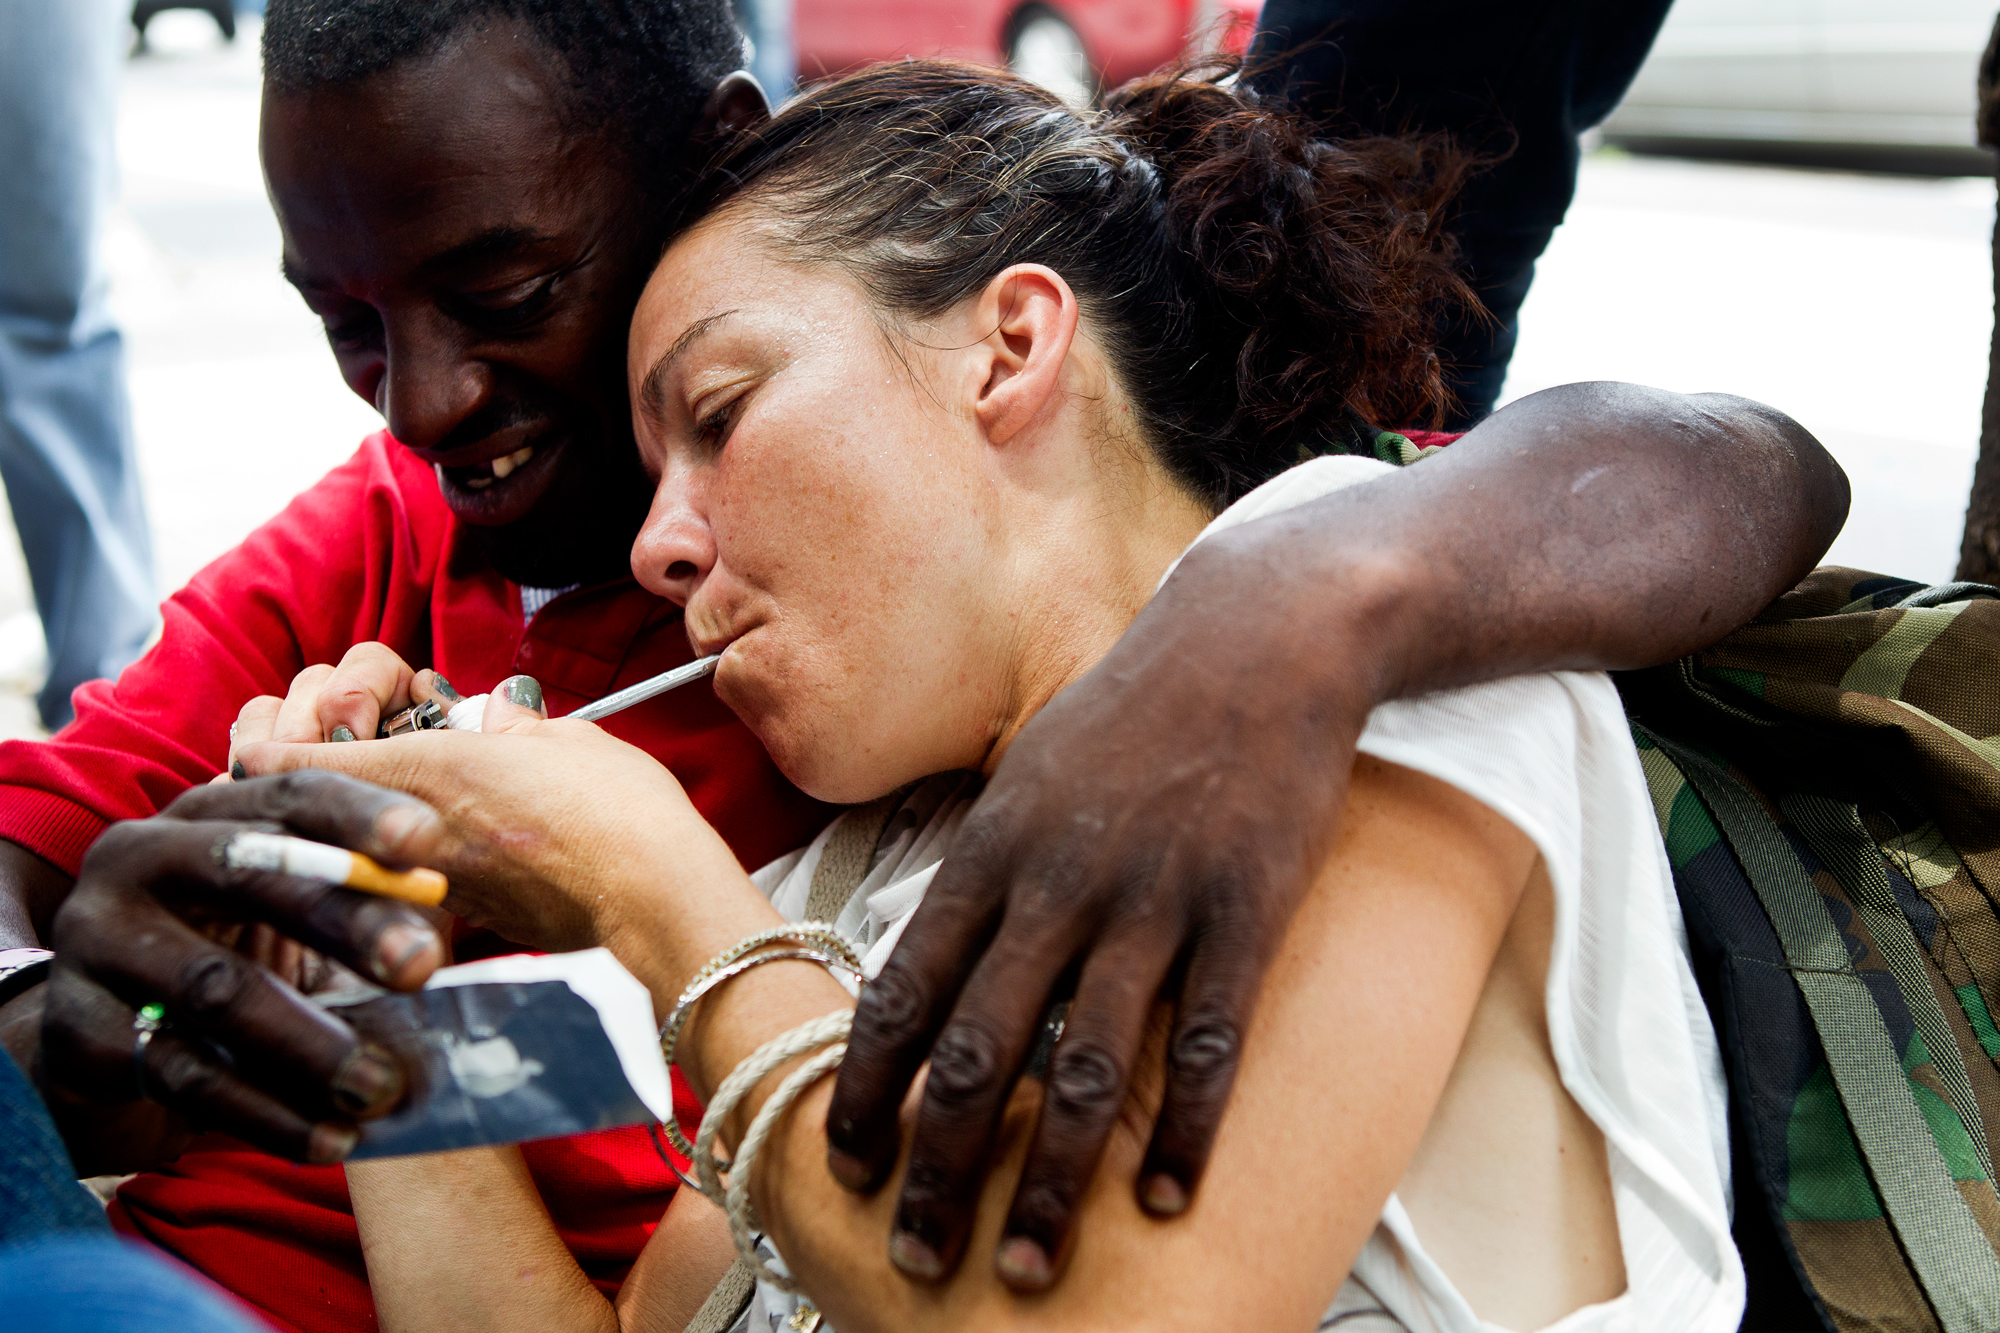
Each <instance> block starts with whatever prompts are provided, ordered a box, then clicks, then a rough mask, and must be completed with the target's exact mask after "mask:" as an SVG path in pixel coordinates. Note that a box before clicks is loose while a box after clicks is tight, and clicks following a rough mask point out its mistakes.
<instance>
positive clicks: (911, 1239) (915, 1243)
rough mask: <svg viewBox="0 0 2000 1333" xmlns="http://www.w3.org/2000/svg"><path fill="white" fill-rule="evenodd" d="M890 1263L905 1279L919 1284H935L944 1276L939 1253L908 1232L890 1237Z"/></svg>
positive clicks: (901, 1232)
mask: <svg viewBox="0 0 2000 1333" xmlns="http://www.w3.org/2000/svg"><path fill="white" fill-rule="evenodd" d="M889 1262H890V1263H892V1264H894V1265H895V1266H896V1270H897V1271H898V1272H900V1273H901V1274H902V1275H903V1276H904V1277H913V1278H915V1279H916V1280H917V1281H919V1282H935V1281H937V1280H938V1279H939V1278H941V1277H943V1276H944V1260H943V1259H941V1258H939V1257H938V1252H937V1251H936V1250H934V1249H932V1248H931V1247H930V1246H928V1245H926V1244H924V1242H922V1241H920V1240H918V1239H917V1238H916V1236H914V1235H913V1234H911V1233H910V1232H907V1231H898V1232H896V1233H895V1234H894V1235H892V1236H890V1237H889Z"/></svg>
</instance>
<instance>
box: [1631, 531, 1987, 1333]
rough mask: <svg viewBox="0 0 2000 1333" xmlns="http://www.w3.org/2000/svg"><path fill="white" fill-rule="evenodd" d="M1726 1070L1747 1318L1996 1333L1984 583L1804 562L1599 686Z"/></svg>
mask: <svg viewBox="0 0 2000 1333" xmlns="http://www.w3.org/2000/svg"><path fill="white" fill-rule="evenodd" d="M1618 684H1619V689H1620V691H1621V693H1623V695H1624V696H1625V702H1626V707H1627V710H1628V713H1629V714H1630V716H1631V718H1632V721H1633V733H1634V735H1635V737H1636V738H1637V740H1638V744H1639V749H1640V758H1641V760H1642V762H1643V764H1644V767H1645V771H1646V777H1647V781H1648V783H1649V785H1650V787H1651V788H1652V794H1653V800H1654V804H1655V807H1656V811H1657V813H1658V816H1659V821H1660V830H1661V833H1662V835H1663V836H1664V838H1665V840H1666V846H1667V854H1668V859H1669V860H1670V862H1671V863H1672V865H1673V872H1674V883H1675V887H1676V889H1677V891H1678V893H1679V895H1680V899H1681V905H1682V910H1683V912H1684V914H1685V916H1686V919H1687V928H1688V936H1689V942H1690V944H1691V946H1692V949H1693V955H1694V962H1695V972H1696V977H1697V979H1698V981H1699V982H1700V985H1701V990H1702V994H1703V996H1704V998H1705V999H1706V1001H1707V1003H1708V1006H1709V1011H1710V1015H1711V1017H1712V1018H1713V1020H1714V1023H1715V1029H1716V1034H1717V1036H1718V1038H1719V1040H1720V1042H1721V1046H1722V1053H1723V1062H1724V1066H1725V1070H1726V1072H1727V1075H1728V1080H1729V1101H1730V1106H1729V1112H1730V1137H1731V1149H1732V1153H1731V1155H1732V1160H1733V1163H1734V1185H1735V1196H1736V1209H1735V1232H1736V1240H1737V1244H1738V1246H1739V1248H1740V1249H1741V1251H1742V1253H1743V1258H1744V1264H1745V1268H1746V1270H1747V1272H1748V1274H1749V1279H1750V1303H1749V1309H1748V1312H1747V1313H1746V1316H1745V1320H1744V1327H1745V1328H1748V1329H1758V1330H1762V1329H1773V1328H1802V1329H1812V1328H1825V1329H1828V1330H1832V1331H1833V1333H1853V1331H1855V1330H1863V1329H1868V1330H1878V1329H1879V1330H1905V1329H1908V1330H1919V1329H1926V1330H1927V1329H1940V1330H1946V1331H1947V1333H1959V1331H1960V1330H1965V1331H1966V1333H1972V1331H1974V1330H1984V1331H1987V1333H1990V1331H1991V1330H1995V1329H2000V1196H1996V1194H1995V1190H1994V1176H1993V1149H1992V1145H1993V1143H1994V1142H1995V1141H2000V1068H1996V1062H2000V1028H1996V1026H1995V1021H1994V1015H1995V1014H2000V590H1996V589H1994V588H1990V587H1985V586H1983V585H1977V584H1946V585H1942V586H1939V587H1926V586H1924V585H1921V584H1915V583H1909V582H1904V581H1901V580H1897V579H1890V578H1883V577H1880V576H1877V575H1871V574H1865V573H1861V572H1859V571H1856V570H1851V569H1837V568H1826V569H1821V570H1818V571H1816V572H1815V573H1814V574H1813V575H1812V576H1811V577H1810V578H1808V579H1807V580H1806V582H1805V583H1803V584H1801V585H1800V586H1799V587H1798V588H1796V589H1794V590H1793V591H1792V592H1790V593H1787V594H1786V595H1785V596H1784V597H1781V598H1780V599H1779V600H1778V601H1777V602H1776V603H1774V604H1773V605H1772V606H1771V607H1770V608H1769V609H1768V610H1767V611H1766V612H1765V613H1764V614H1763V615H1761V616H1759V617H1758V619H1757V620H1756V621H1754V622H1752V623H1751V624H1750V625H1748V626H1746V627H1745V628H1743V629H1741V630H1739V631H1738V632H1736V633H1735V634H1732V635H1730V636H1729V637H1728V638H1727V639H1724V640H1723V641H1722V642H1721V643H1719V644H1717V645H1715V646H1714V647H1713V648H1710V649H1708V650H1707V651H1705V652H1702V653H1699V654H1696V655H1695V656H1693V657H1690V658H1685V659H1683V660H1681V661H1679V662H1676V663H1673V664H1671V665H1669V666H1666V667H1661V668H1657V669H1655V670H1651V671H1643V672H1632V673H1626V674H1624V675H1622V676H1620V677H1619V679H1618Z"/></svg>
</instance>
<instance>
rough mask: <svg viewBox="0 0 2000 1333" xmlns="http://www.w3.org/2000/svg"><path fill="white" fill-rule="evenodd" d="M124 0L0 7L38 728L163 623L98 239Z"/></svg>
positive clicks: (8, 264) (3, 291) (9, 261)
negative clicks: (40, 656)
mask: <svg viewBox="0 0 2000 1333" xmlns="http://www.w3.org/2000/svg"><path fill="white" fill-rule="evenodd" d="M128 10H129V5H128V4H126V3H125V0H0V162H5V163H6V164H7V169H6V171H5V172H0V482H4V483H5V485H6V488H7V502H8V505H9V507H10V508H11V509H12V510H13V513H14V525H15V527H16V528H17V529H18V530H19V532H20V534H21V548H22V553H23V554H24V555H25V556H26V557H27V562H28V576H29V579H30V581H31V582H32V583H33V584H34V590H35V609H36V611H38V612H39V613H40V615H41V619H42V632H43V635H44V637H45V638H46V639H47V641H48V649H49V675H48V683H47V685H46V686H45V687H44V688H43V690H42V694H41V700H40V704H41V713H42V721H43V724H44V725H45V726H48V727H49V728H50V729H51V730H53V729H54V728H56V727H58V726H61V725H62V724H63V723H65V722H67V721H68V720H69V718H70V703H69V695H70V691H71V690H72V689H74V688H75V687H76V686H78V685H80V684H82V683H83V682H84V681H86V680H92V679H95V678H96V677H99V676H115V675H116V674H117V673H118V672H119V671H121V670H123V669H124V667H125V666H126V665H127V664H128V663H129V662H131V661H132V659H133V658H135V657H137V656H138V655H139V652H140V650H141V649H142V648H143V647H144V646H145V643H146V639H147V638H148V636H149V635H151V633H152V631H153V626H154V624H155V622H156V620H157V618H158V610H157V606H156V602H157V595H156V592H155V589H154V583H153V545H152V535H151V532H150V531H149V529H148V527H147V523H146V511H145V506H144V503H143V501H142V498H141V495H140V490H139V470H138V464H137V461H136V459H135V458H134V454H133V447H132V425H131V410H130V407H129V405H128V403H127V399H126V393H125V348H124V342H123V339H122V338H121V337H120V336H119V332H118V329H117V326H116V325H115V324H113V323H112V320H111V316H110V312H109V311H108V310H107V308H106V304H105V287H106V280H105V273H104V265H103V262H102V259H101V255H100V247H99V238H100V235H101V233H102V231H103V226H104V219H105V215H106V213H107V211H108V209H109V206H110V196H111V187H112V182H113V178H114V172H115V161H114V146H113V130H114V119H115V116H116V112H117V86H118V65H119V61H120V59H121V58H122V52H123V47H124V44H125V42H126V41H128V40H129V39H128V37H127V35H126V14H127V12H128Z"/></svg>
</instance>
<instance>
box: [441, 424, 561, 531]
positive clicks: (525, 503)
mask: <svg viewBox="0 0 2000 1333" xmlns="http://www.w3.org/2000/svg"><path fill="white" fill-rule="evenodd" d="M566 444H567V441H566V440H565V439H564V438H563V437H561V436H543V437H541V438H540V439H537V440H535V441H534V442H533V443H531V444H526V445H523V446H521V447H520V448H518V449H516V450H514V451H513V452H512V453H508V454H503V455H501V456H500V457H498V458H494V459H488V460H486V461H483V462H478V463H469V464H466V465H464V466H461V467H447V466H445V465H444V464H442V463H439V464H437V467H436V470H437V477H438V491H439V492H440V493H441V494H442V495H443V496H444V502H445V503H446V504H447V505H449V506H451V511H452V513H453V514H455V515H457V516H458V518H459V521H461V522H464V523H472V524H475V525H477V526H479V527H499V526H502V525H503V524H507V523H513V522H516V521H518V520H520V519H522V518H525V517H527V514H528V511H529V510H531V509H533V508H534V507H535V505H536V504H537V503H539V502H540V501H541V498H542V496H543V495H545V494H546V493H547V492H548V489H549V484H550V483H551V482H553V481H554V480H555V476H556V469H557V468H558V466H559V465H560V464H561V461H562V455H563V451H564V447H565V445H566Z"/></svg>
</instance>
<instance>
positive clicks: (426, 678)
mask: <svg viewBox="0 0 2000 1333" xmlns="http://www.w3.org/2000/svg"><path fill="white" fill-rule="evenodd" d="M520 679H525V677H521V678H520ZM460 697H461V696H460V695H459V693H458V691H457V690H454V689H453V688H452V686H451V682H450V681H448V680H446V679H445V678H444V677H443V676H440V675H439V674H438V673H437V672H435V671H432V670H431V669H430V668H428V667H426V668H425V669H423V670H422V671H418V670H416V669H414V668H413V667H411V666H410V664H409V663H408V662H405V661H404V660H403V659H402V658H400V657H398V656H397V655H396V653H395V650H394V649H392V648H390V647H388V646H387V645H386V644H380V643H357V644H355V645H354V646H353V647H352V648H350V649H348V650H347V654H346V656H344V657H342V658H341V659H340V665H339V666H328V665H326V664H325V663H323V662H322V663H320V664H319V665H317V666H309V667H307V668H306V669H305V670H303V671H301V672H299V674H298V675H296V676H294V677H292V685H291V688H290V689H289V690H287V691H286V693H285V697H284V698H282V699H280V698H278V697H277V696H276V695H270V694H261V695H258V696H257V697H256V698H255V699H252V700H251V701H250V702H249V703H246V704H244V705H243V708H242V710H241V711H240V712H238V714H237V716H236V723H235V725H234V726H232V727H230V729H229V765H228V768H229V771H230V773H231V774H232V775H234V773H235V769H236V748H237V747H238V746H239V745H249V744H254V743H256V742H258V741H284V742H288V743H294V744H304V743H311V742H315V741H354V740H373V739H374V738H375V736H376V734H377V732H378V731H379V730H380V729H381V725H382V719H383V718H385V717H389V716H391V715H392V714H395V713H399V712H401V711H403V710H404V709H405V708H408V707H410V706H411V705H412V704H420V703H423V702H424V701H425V700H427V699H432V698H436V699H440V700H442V701H443V702H444V703H446V704H447V705H449V704H453V703H456V702H458V700H459V698H460Z"/></svg>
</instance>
